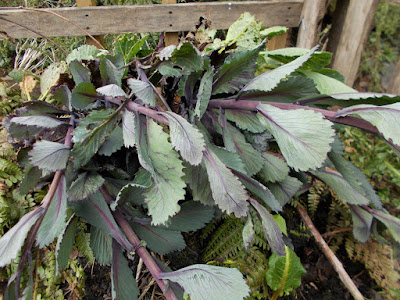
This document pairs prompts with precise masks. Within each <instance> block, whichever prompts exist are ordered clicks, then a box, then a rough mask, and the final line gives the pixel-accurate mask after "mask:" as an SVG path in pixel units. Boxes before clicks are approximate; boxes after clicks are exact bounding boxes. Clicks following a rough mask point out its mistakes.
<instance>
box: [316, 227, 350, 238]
mask: <svg viewBox="0 0 400 300" xmlns="http://www.w3.org/2000/svg"><path fill="white" fill-rule="evenodd" d="M352 230H353V228H341V229H337V230H333V231H328V232H325V233H324V234H323V235H322V237H323V238H327V237H330V236H332V235H335V234H336V233H342V232H349V231H352Z"/></svg>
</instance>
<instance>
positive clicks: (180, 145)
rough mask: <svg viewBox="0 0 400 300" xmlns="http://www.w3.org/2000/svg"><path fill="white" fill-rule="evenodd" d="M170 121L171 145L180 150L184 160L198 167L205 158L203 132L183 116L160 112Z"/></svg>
mask: <svg viewBox="0 0 400 300" xmlns="http://www.w3.org/2000/svg"><path fill="white" fill-rule="evenodd" d="M159 114H162V115H163V116H164V117H166V118H167V119H168V121H169V128H170V137H171V144H172V146H173V147H174V148H175V149H176V150H179V152H180V153H181V156H182V157H183V159H185V160H186V161H188V162H189V163H190V164H191V165H194V166H197V165H198V164H200V163H201V160H202V158H203V150H204V149H205V142H204V138H203V135H202V134H201V132H200V131H199V130H198V129H197V128H196V127H195V126H194V125H192V124H190V123H189V122H188V121H186V120H185V119H184V118H182V117H181V116H179V115H177V114H175V113H173V112H160V113H159Z"/></svg>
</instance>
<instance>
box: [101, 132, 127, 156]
mask: <svg viewBox="0 0 400 300" xmlns="http://www.w3.org/2000/svg"><path fill="white" fill-rule="evenodd" d="M123 145H124V138H123V135H122V129H121V127H119V126H116V127H115V128H114V130H113V131H111V133H110V135H109V136H108V137H107V138H106V140H105V141H104V143H103V145H101V147H100V149H99V152H98V153H99V154H100V155H105V156H110V155H111V154H113V153H114V152H116V151H118V150H119V149H121V148H122V146H123Z"/></svg>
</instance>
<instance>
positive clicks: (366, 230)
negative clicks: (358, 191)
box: [350, 205, 374, 243]
mask: <svg viewBox="0 0 400 300" xmlns="http://www.w3.org/2000/svg"><path fill="white" fill-rule="evenodd" d="M350 212H351V218H352V220H353V235H354V237H355V238H356V239H357V241H359V242H360V243H365V242H366V241H368V239H369V237H370V236H371V230H372V221H373V219H374V217H373V216H372V215H371V214H370V213H369V212H367V211H365V210H364V209H362V208H361V207H358V206H356V205H350Z"/></svg>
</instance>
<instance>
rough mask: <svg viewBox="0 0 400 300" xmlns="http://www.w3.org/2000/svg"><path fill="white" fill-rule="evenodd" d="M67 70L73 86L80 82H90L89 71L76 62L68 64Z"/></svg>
mask: <svg viewBox="0 0 400 300" xmlns="http://www.w3.org/2000/svg"><path fill="white" fill-rule="evenodd" d="M69 70H70V72H71V74H72V78H73V79H74V81H75V84H76V85H78V84H80V83H82V82H90V71H89V69H88V68H86V67H85V66H84V65H82V64H81V63H80V62H78V61H77V60H73V61H71V62H70V63H69Z"/></svg>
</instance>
